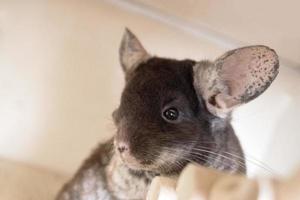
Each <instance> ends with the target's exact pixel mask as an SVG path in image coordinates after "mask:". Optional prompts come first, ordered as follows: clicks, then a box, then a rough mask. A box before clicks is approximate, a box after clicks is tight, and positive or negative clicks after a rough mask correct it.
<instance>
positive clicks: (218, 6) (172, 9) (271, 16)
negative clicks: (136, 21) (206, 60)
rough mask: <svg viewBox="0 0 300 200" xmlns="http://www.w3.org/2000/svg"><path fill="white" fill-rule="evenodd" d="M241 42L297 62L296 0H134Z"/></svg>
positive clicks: (299, 48)
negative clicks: (258, 46)
mask: <svg viewBox="0 0 300 200" xmlns="http://www.w3.org/2000/svg"><path fill="white" fill-rule="evenodd" d="M136 2H142V3H144V4H145V5H149V6H151V7H153V8H156V9H158V10H160V11H162V12H164V13H169V14H171V15H174V16H176V17H179V18H182V19H185V20H187V21H189V22H192V23H194V24H198V25H200V26H204V27H206V28H209V29H211V30H214V31H216V32H218V33H221V34H223V35H224V36H227V37H230V38H232V39H234V40H237V41H241V42H242V43H243V44H266V45H270V46H271V47H273V48H274V49H276V50H277V51H278V52H279V54H280V56H281V57H283V58H286V59H288V60H289V61H290V62H293V64H295V65H299V66H300V26H299V20H300V12H299V8H300V1H298V0H275V1H274V0H221V1H220V0H184V1H182V0H136Z"/></svg>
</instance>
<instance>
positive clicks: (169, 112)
mask: <svg viewBox="0 0 300 200" xmlns="http://www.w3.org/2000/svg"><path fill="white" fill-rule="evenodd" d="M163 117H164V118H165V119H167V120H170V121H175V120H177V119H178V117H179V112H178V110H177V109H176V108H174V107H171V108H168V109H166V110H165V111H164V112H163Z"/></svg>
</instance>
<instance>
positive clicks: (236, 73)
mask: <svg viewBox="0 0 300 200" xmlns="http://www.w3.org/2000/svg"><path fill="white" fill-rule="evenodd" d="M278 72H279V60H278V56H277V54H276V52H275V51H274V50H272V49H270V48H269V47H266V46H261V45H259V46H248V47H243V48H239V49H235V50H232V51H229V52H227V53H225V54H224V55H223V56H221V57H219V58H218V59H217V60H216V61H215V62H207V61H205V62H198V63H197V64H196V65H195V66H194V67H193V73H194V87H195V90H196V92H197V95H198V96H201V98H202V99H204V101H205V104H206V107H207V109H208V110H209V112H211V113H212V114H213V115H215V116H218V117H222V118H224V117H226V116H227V115H228V114H229V113H230V112H231V111H232V110H233V109H234V108H235V107H237V106H239V105H242V104H244V103H247V102H249V101H250V100H252V99H254V98H256V97H257V96H259V95H260V94H262V93H263V92H264V91H265V90H266V89H267V88H268V87H269V86H270V84H271V83H272V81H273V80H274V79H275V78H276V76H277V74H278Z"/></svg>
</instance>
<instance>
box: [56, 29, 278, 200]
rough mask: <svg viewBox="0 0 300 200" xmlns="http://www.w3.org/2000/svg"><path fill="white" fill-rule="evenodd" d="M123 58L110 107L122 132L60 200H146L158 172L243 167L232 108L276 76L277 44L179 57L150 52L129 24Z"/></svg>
mask: <svg viewBox="0 0 300 200" xmlns="http://www.w3.org/2000/svg"><path fill="white" fill-rule="evenodd" d="M120 61H121V65H122V67H123V71H124V72H125V78H126V85H125V88H124V90H123V93H122V97H121V102H120V106H119V107H118V108H117V109H116V110H115V112H114V113H113V119H114V122H115V125H116V127H117V132H116V134H115V135H114V137H113V138H112V139H111V140H110V141H108V142H107V143H105V144H101V145H100V146H99V147H98V149H96V150H95V151H94V153H93V154H92V155H91V156H90V158H89V159H88V160H87V161H86V162H85V163H84V164H83V166H82V167H81V168H80V169H79V171H78V172H77V174H76V175H75V176H74V177H73V179H72V180H71V181H70V182H69V183H67V184H66V185H65V187H64V188H63V189H62V190H61V192H60V194H59V195H58V197H57V200H100V199H104V200H111V199H124V200H133V199H136V200H138V199H145V197H146V194H147V191H148V189H149V185H150V183H151V181H152V179H153V178H154V177H155V176H157V175H163V176H167V177H176V176H178V175H179V174H180V172H181V171H182V169H183V168H184V167H185V166H186V165H187V164H188V163H197V164H200V165H203V166H206V167H210V168H214V169H217V170H222V171H227V172H229V173H242V174H243V173H246V166H245V162H244V155H243V151H242V148H241V146H240V143H239V141H238V139H237V137H236V136H235V133H234V131H233V129H232V127H231V124H230V120H231V111H232V109H233V108H234V107H236V106H238V105H241V104H243V103H247V102H248V101H250V100H252V99H253V98H255V97H257V96H258V95H259V94H261V93H262V92H263V91H264V90H265V89H267V87H268V86H269V85H270V83H271V82H272V81H273V80H274V78H275V77H276V75H277V73H278V64H279V63H278V57H277V55H276V53H275V52H274V51H273V50H271V49H269V48H267V47H265V46H251V47H245V48H240V49H236V50H234V51H230V52H228V53H226V54H224V55H223V56H222V57H220V58H219V59H217V60H216V61H215V62H210V61H201V62H196V61H192V60H174V59H167V58H160V57H152V56H150V55H149V54H148V53H147V52H146V50H145V49H144V47H143V46H142V45H141V43H140V42H139V41H138V39H137V38H136V37H135V35H134V34H132V33H131V32H130V31H129V30H126V31H125V34H124V37H123V40H122V43H121V47H120ZM265 74H267V75H268V77H267V78H265V77H264V76H263V75H265ZM256 82H258V83H257V84H256Z"/></svg>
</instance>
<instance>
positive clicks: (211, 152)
mask: <svg viewBox="0 0 300 200" xmlns="http://www.w3.org/2000/svg"><path fill="white" fill-rule="evenodd" d="M173 150H174V149H173ZM192 150H198V152H193V151H192ZM200 150H201V152H199V151H200ZM187 153H190V154H193V155H198V156H203V157H206V158H208V159H216V158H214V157H210V156H207V155H204V154H201V153H209V154H212V155H215V156H220V157H222V158H224V159H227V160H229V161H232V162H234V163H236V164H238V165H239V166H240V167H242V168H244V169H246V165H245V164H244V163H243V162H241V161H238V160H235V159H233V158H230V157H228V156H225V155H222V154H218V153H216V152H213V151H209V150H205V149H204V150H203V149H193V148H192V149H191V150H190V151H188V152H187Z"/></svg>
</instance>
